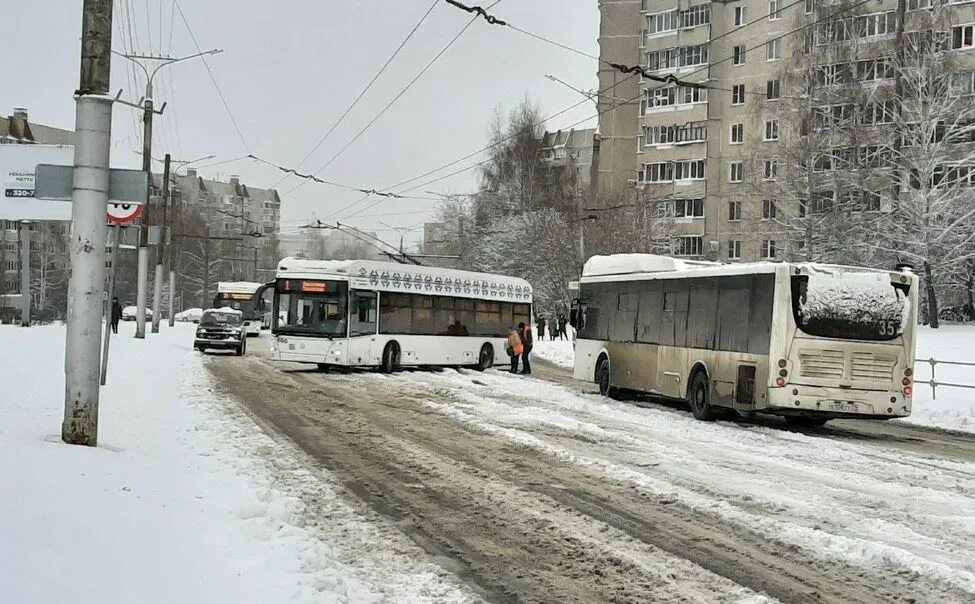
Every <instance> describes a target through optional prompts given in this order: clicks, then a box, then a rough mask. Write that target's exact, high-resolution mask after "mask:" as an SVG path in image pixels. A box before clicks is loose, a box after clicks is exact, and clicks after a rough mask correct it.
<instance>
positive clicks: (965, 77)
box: [955, 71, 975, 95]
mask: <svg viewBox="0 0 975 604" xmlns="http://www.w3.org/2000/svg"><path fill="white" fill-rule="evenodd" d="M955 85H956V86H957V87H958V91H959V92H960V93H961V94H966V95H969V94H975V71H961V72H958V73H956V74H955Z"/></svg>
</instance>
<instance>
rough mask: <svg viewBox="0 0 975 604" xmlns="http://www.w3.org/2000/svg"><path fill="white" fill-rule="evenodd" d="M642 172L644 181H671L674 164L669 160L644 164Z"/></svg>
mask: <svg viewBox="0 0 975 604" xmlns="http://www.w3.org/2000/svg"><path fill="white" fill-rule="evenodd" d="M643 174H644V181H645V182H673V180H674V164H672V163H670V162H658V163H655V164H644V165H643Z"/></svg>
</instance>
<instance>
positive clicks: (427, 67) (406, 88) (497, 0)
mask: <svg viewBox="0 0 975 604" xmlns="http://www.w3.org/2000/svg"><path fill="white" fill-rule="evenodd" d="M500 3H501V0H495V2H494V3H492V4H491V6H490V7H488V8H491V7H494V6H497V5H498V4H500ZM476 20H477V17H476V16H475V17H474V18H473V19H471V20H470V21H468V23H467V25H465V26H464V28H463V29H461V30H460V31H459V32H457V35H455V36H454V37H453V38H451V40H450V42H448V43H447V45H446V46H444V47H443V48H442V49H441V50H440V52H438V53H437V54H436V56H434V57H433V58H432V59H430V61H429V62H428V63H427V64H426V65H425V66H424V67H423V69H421V70H420V72H419V73H417V74H416V75H415V76H414V77H413V79H412V80H410V82H409V83H408V84H407V85H406V86H404V87H403V89H402V90H400V91H399V93H398V94H397V95H396V96H395V97H393V100H391V101H390V102H389V103H387V104H386V106H385V107H383V108H382V110H380V111H379V113H377V114H376V115H375V117H373V118H372V119H371V120H370V121H369V123H367V124H366V125H365V126H364V127H363V128H362V129H361V130H359V131H358V132H357V133H356V135H355V136H353V137H352V139H351V140H350V141H349V142H348V143H346V144H345V146H344V147H342V148H341V149H339V151H338V152H337V153H336V154H335V155H333V156H332V157H331V158H330V159H329V160H328V161H327V162H325V165H323V166H322V167H321V168H319V169H318V170H316V171H315V172H314V174H315V175H316V176H318V175H319V174H321V173H322V172H324V171H325V170H326V169H328V167H329V166H331V165H332V163H333V162H335V160H337V159H338V158H340V157H342V155H343V154H344V153H345V152H346V150H348V148H349V147H351V146H352V145H353V144H355V142H356V141H357V140H359V139H360V138H361V137H362V135H363V134H365V133H366V132H367V131H368V130H369V129H370V128H371V127H372V125H373V124H375V123H376V122H377V121H379V118H381V117H382V116H383V115H385V113H386V112H387V111H389V109H390V108H391V107H392V106H393V105H395V104H396V102H397V101H399V100H400V98H402V97H403V95H404V94H406V93H407V92H408V91H409V90H410V89H411V88H412V87H413V85H414V84H416V83H417V82H418V81H419V80H420V78H422V77H423V75H424V74H425V73H426V72H428V71H430V68H431V67H433V66H434V65H435V64H436V63H437V61H439V60H440V58H441V57H442V56H444V54H446V53H447V51H448V50H450V47H451V46H453V45H454V44H455V43H456V42H457V40H459V39H460V37H461V36H463V35H464V32H466V31H467V30H468V29H470V27H471V25H473V24H474V21H476ZM307 182H308V181H307V180H306V181H304V182H302V183H301V184H299V185H298V186H297V187H295V188H293V189H291V190H290V191H288V193H293V192H294V191H297V190H298V189H300V188H301V187H302V186H304V185H305V184H306V183H307Z"/></svg>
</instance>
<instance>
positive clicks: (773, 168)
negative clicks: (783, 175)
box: [762, 159, 779, 180]
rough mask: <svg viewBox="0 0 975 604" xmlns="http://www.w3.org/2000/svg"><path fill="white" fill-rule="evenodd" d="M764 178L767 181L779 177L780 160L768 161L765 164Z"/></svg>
mask: <svg viewBox="0 0 975 604" xmlns="http://www.w3.org/2000/svg"><path fill="white" fill-rule="evenodd" d="M763 164H764V165H763V169H762V178H763V179H765V180H775V179H776V178H778V177H779V160H777V159H766V160H765V161H764V162H763Z"/></svg>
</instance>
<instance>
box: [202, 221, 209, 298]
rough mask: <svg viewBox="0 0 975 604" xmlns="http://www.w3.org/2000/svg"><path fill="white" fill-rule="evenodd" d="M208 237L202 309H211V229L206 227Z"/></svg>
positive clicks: (204, 258)
mask: <svg viewBox="0 0 975 604" xmlns="http://www.w3.org/2000/svg"><path fill="white" fill-rule="evenodd" d="M205 235H206V237H205V238H204V239H203V297H202V299H201V300H200V308H210V302H208V301H207V296H209V295H210V227H206V233H205Z"/></svg>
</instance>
